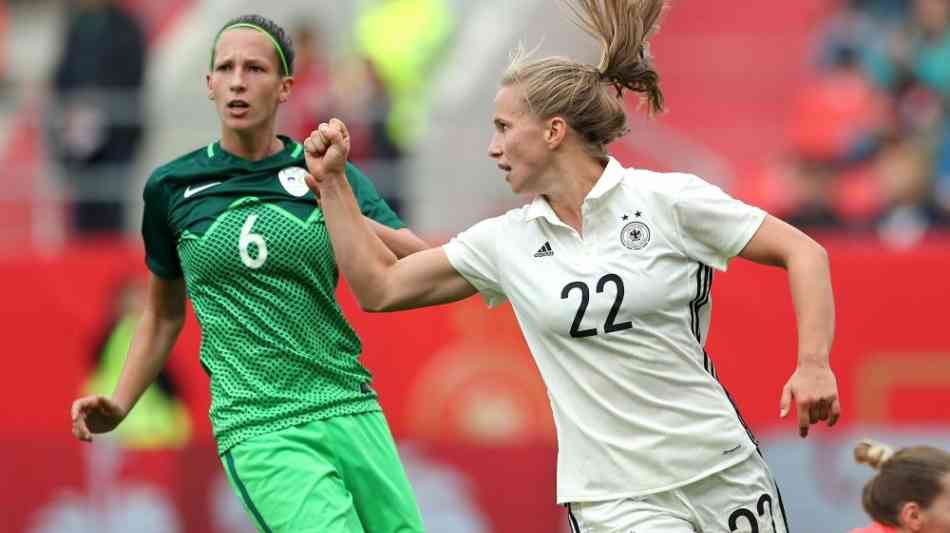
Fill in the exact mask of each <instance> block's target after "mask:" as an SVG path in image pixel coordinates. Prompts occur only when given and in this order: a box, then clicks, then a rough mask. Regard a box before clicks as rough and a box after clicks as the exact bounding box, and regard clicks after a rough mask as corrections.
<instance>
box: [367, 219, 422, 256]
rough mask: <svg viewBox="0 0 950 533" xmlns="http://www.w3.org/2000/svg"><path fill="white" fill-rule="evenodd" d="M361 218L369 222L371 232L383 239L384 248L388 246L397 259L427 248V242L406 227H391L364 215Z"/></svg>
mask: <svg viewBox="0 0 950 533" xmlns="http://www.w3.org/2000/svg"><path fill="white" fill-rule="evenodd" d="M363 218H364V220H366V223H367V224H369V226H370V228H372V230H373V233H375V234H376V236H377V237H379V239H380V240H381V241H383V244H385V245H386V248H389V251H391V252H392V253H393V254H395V256H396V258H398V259H402V258H403V257H406V256H407V255H410V254H414V253H416V252H421V251H422V250H426V249H428V248H429V245H428V243H426V242H425V241H424V240H422V239H420V238H419V236H418V235H416V234H415V233H413V232H412V230H409V229H406V228H403V229H392V228H390V227H389V226H386V225H383V224H380V223H379V222H376V221H375V220H373V219H371V218H369V217H366V216H364V217H363Z"/></svg>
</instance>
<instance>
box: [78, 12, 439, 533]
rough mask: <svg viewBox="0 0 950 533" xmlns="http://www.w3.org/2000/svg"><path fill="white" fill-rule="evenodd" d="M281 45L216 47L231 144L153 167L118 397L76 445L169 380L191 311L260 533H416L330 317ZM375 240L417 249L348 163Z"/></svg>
mask: <svg viewBox="0 0 950 533" xmlns="http://www.w3.org/2000/svg"><path fill="white" fill-rule="evenodd" d="M293 61H294V50H293V46H292V43H291V42H290V39H289V37H288V36H287V34H286V33H285V32H284V30H283V29H282V28H280V27H279V26H277V25H276V24H274V23H273V22H271V21H270V20H267V19H265V18H263V17H260V16H256V15H250V16H244V17H239V18H237V19H234V20H231V21H230V22H228V23H227V24H226V25H225V26H224V27H223V29H222V30H221V31H220V32H219V33H218V35H217V38H216V39H215V42H214V45H213V48H212V52H211V63H210V72H209V74H208V76H207V85H208V98H209V99H211V100H212V101H213V102H214V104H215V108H216V110H217V112H218V115H219V117H220V121H221V139H220V140H219V141H216V142H213V143H211V144H209V145H208V146H206V147H203V148H201V149H198V150H195V151H193V152H191V153H188V154H186V155H184V156H182V157H180V158H178V159H175V160H174V161H172V162H170V163H168V164H165V165H163V166H161V167H159V168H158V169H157V170H155V172H154V173H153V174H152V176H151V177H150V179H149V180H148V183H147V185H146V186H145V193H144V198H145V214H144V221H143V223H142V233H143V237H144V240H145V250H146V263H147V264H148V268H149V270H150V271H151V276H150V279H149V294H148V303H147V308H146V311H145V313H144V316H143V318H142V320H141V322H140V325H139V327H138V330H137V332H136V335H135V338H134V340H133V341H132V345H131V349H130V350H129V353H128V356H127V360H126V363H125V367H124V368H123V371H122V374H121V376H120V378H119V381H118V384H117V386H116V388H115V390H114V392H113V394H112V396H111V398H110V397H103V396H88V397H84V398H80V399H78V400H76V401H75V402H74V403H73V406H72V419H73V433H74V434H75V435H76V437H78V438H79V439H81V440H84V441H90V440H92V434H94V433H104V432H108V431H111V430H112V429H113V428H115V427H116V426H117V425H118V424H119V423H120V422H121V421H122V419H123V418H125V416H126V414H127V413H128V412H129V410H130V409H132V407H133V406H134V405H135V402H136V400H137V399H138V398H139V397H140V396H141V394H142V392H143V391H144V390H145V389H146V387H147V386H148V385H149V384H150V383H151V382H152V381H153V380H154V379H155V377H156V375H157V374H158V372H159V370H160V369H161V368H162V366H163V364H164V363H165V359H166V357H167V355H168V353H169V350H170V348H171V347H172V345H173V344H174V343H175V339H176V338H177V337H178V334H179V332H180V331H181V327H182V322H183V320H184V316H185V295H186V288H187V294H188V296H189V297H190V298H191V301H192V304H193V306H194V309H195V313H196V315H197V317H198V321H199V323H200V325H201V331H202V342H201V363H202V366H203V367H204V368H205V370H206V371H207V373H208V375H209V377H210V380H211V411H210V418H211V422H212V426H213V429H214V434H215V439H216V440H217V443H218V452H219V454H220V456H221V461H222V463H223V465H224V468H225V470H226V472H227V475H228V478H229V480H230V482H231V484H232V486H233V488H234V490H235V492H236V493H237V494H238V496H239V497H240V498H241V500H242V501H243V503H244V505H245V506H246V508H247V510H248V513H249V515H250V516H251V517H252V520H253V521H254V523H255V525H256V526H257V527H258V528H259V529H260V530H261V531H286V532H302V531H313V532H321V533H333V532H340V533H344V532H345V533H357V532H364V531H365V532H373V533H380V532H392V533H395V532H419V531H422V530H423V528H422V522H421V519H420V516H419V511H418V506H417V505H416V502H415V498H414V496H413V494H412V491H411V488H410V486H409V483H408V481H407V479H406V475H405V472H404V470H403V468H402V465H401V463H400V461H399V457H398V455H397V452H396V448H395V445H394V443H393V439H392V436H391V435H390V432H389V428H388V426H387V424H386V420H385V418H384V417H383V414H382V412H381V410H380V406H379V402H378V400H377V397H376V393H375V392H374V391H373V389H372V388H371V387H370V374H369V372H368V371H367V370H366V369H365V368H364V367H363V366H362V365H361V364H360V363H359V361H358V357H359V354H360V349H361V348H360V341H359V339H358V338H357V336H356V334H355V333H354V332H353V330H352V329H351V328H350V327H349V325H348V324H347V322H346V320H345V318H344V317H343V314H342V313H341V311H340V308H339V306H338V304H337V302H336V300H335V289H336V285H337V279H338V276H337V270H336V264H335V262H334V255H333V250H332V248H331V246H330V238H329V235H328V234H327V229H326V224H325V221H324V218H323V212H322V211H321V209H320V208H319V207H317V206H316V204H315V197H314V195H313V193H311V192H310V191H309V190H308V188H307V185H306V184H305V182H304V177H305V176H306V174H307V172H306V170H305V166H306V164H305V161H304V155H303V152H304V150H303V146H302V145H301V144H299V143H297V142H295V141H294V140H292V139H290V138H288V137H285V136H282V135H277V134H276V125H275V124H276V115H277V109H278V107H279V106H280V105H281V104H282V103H284V102H286V101H287V99H288V98H289V97H290V94H291V89H292V87H293V83H294V78H293ZM345 172H346V174H347V179H348V180H349V183H350V185H351V187H352V188H353V190H354V191H356V195H357V196H358V197H359V200H358V201H359V204H360V209H361V212H362V214H363V216H364V217H366V219H367V223H368V224H370V225H371V227H372V228H373V231H374V232H375V234H376V235H377V236H378V237H379V238H380V239H382V241H383V242H385V243H386V246H387V247H388V249H389V250H390V251H391V252H392V253H394V254H395V255H396V256H400V257H401V256H405V255H407V254H409V253H412V252H415V251H418V250H422V249H424V248H425V247H426V246H425V243H424V242H423V241H422V240H420V239H419V238H418V237H416V236H415V235H414V234H412V233H411V232H410V231H409V230H408V229H405V227H404V225H403V224H402V222H401V221H400V220H399V218H398V217H397V216H396V215H395V213H393V212H392V211H391V210H390V208H389V207H388V206H387V205H386V204H385V202H383V200H381V199H380V198H379V196H378V195H377V193H376V191H375V189H374V188H373V185H372V184H371V183H370V181H369V180H368V179H367V178H366V177H365V176H364V175H363V174H361V173H360V171H359V170H358V169H356V168H355V167H353V166H352V165H349V164H347V165H346V170H345Z"/></svg>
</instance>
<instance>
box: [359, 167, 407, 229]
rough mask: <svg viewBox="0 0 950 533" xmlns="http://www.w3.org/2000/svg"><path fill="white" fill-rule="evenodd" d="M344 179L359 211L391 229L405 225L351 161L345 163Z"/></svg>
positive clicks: (401, 227)
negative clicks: (348, 184) (353, 195)
mask: <svg viewBox="0 0 950 533" xmlns="http://www.w3.org/2000/svg"><path fill="white" fill-rule="evenodd" d="M346 179H347V180H348V181H349V182H350V187H352V188H353V194H355V195H356V201H357V202H359V204H360V211H362V212H363V214H364V215H366V216H368V217H369V218H371V219H373V220H375V221H376V222H379V223H380V224H382V225H384V226H389V227H390V228H392V229H403V228H405V227H406V224H405V223H404V222H403V221H402V220H401V219H400V218H399V217H398V216H397V215H396V213H395V212H394V211H393V210H392V208H390V207H389V204H387V203H386V201H385V200H383V199H382V198H380V197H379V193H377V192H376V187H375V186H373V182H372V181H370V179H369V178H367V177H366V174H363V172H362V171H360V169H358V168H356V166H354V165H352V164H351V163H347V164H346Z"/></svg>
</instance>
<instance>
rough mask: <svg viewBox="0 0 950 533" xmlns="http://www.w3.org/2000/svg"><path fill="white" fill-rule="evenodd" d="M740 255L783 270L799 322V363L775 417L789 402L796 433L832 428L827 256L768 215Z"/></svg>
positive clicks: (836, 408)
mask: <svg viewBox="0 0 950 533" xmlns="http://www.w3.org/2000/svg"><path fill="white" fill-rule="evenodd" d="M739 255H740V256H741V257H743V258H745V259H749V260H751V261H755V262H756V263H761V264H765V265H772V266H779V267H782V268H784V269H785V270H787V271H788V281H789V286H790V288H791V292H792V301H793V303H794V306H795V318H796V321H797V324H798V366H797V368H796V369H795V373H794V374H792V377H791V378H790V379H789V380H788V382H787V383H786V384H785V388H784V389H783V390H782V399H781V405H780V409H779V410H780V416H782V417H785V416H786V415H787V414H788V412H789V410H790V408H791V403H792V401H793V400H794V401H795V404H796V407H797V409H798V425H799V432H800V434H801V436H802V437H805V436H806V435H808V428H809V426H810V425H811V424H815V423H817V422H818V421H820V420H827V421H828V425H829V426H832V425H834V424H835V422H837V421H838V417H839V416H840V414H841V404H840V401H839V398H838V385H837V381H836V380H835V375H834V373H833V372H832V370H831V365H830V363H829V354H830V353H831V344H832V341H833V339H834V331H835V304H834V295H833V294H832V291H831V271H830V268H829V264H828V254H827V253H826V252H825V249H824V248H822V247H821V245H819V244H818V243H817V242H815V241H814V240H812V239H811V238H809V237H808V236H807V235H805V234H804V233H802V232H801V231H799V230H797V229H796V228H794V227H792V226H790V225H789V224H786V223H785V222H782V221H781V220H779V219H777V218H775V217H773V216H767V217H766V219H765V221H764V222H763V223H762V225H761V226H760V227H759V229H758V231H757V232H756V233H755V235H754V236H753V237H752V239H751V240H750V241H749V243H748V244H746V246H745V248H744V249H743V250H742V252H740V253H739Z"/></svg>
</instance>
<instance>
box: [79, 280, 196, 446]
mask: <svg viewBox="0 0 950 533" xmlns="http://www.w3.org/2000/svg"><path fill="white" fill-rule="evenodd" d="M184 322H185V283H184V281H183V280H181V279H178V280H165V279H162V278H160V277H158V276H156V275H154V274H152V275H151V277H150V278H149V281H148V297H147V300H146V302H145V310H144V312H143V313H142V318H141V320H140V321H139V324H138V328H137V329H136V331H135V336H134V337H133V338H132V345H131V346H130V347H129V353H128V355H127V356H126V359H125V365H124V366H123V367H122V373H121V375H120V376H119V382H118V383H117V384H116V387H115V390H114V391H113V393H112V397H111V398H108V397H105V396H99V395H93V396H86V397H84V398H79V399H78V400H76V401H75V402H73V405H72V411H71V414H72V420H73V435H75V436H76V438H78V439H80V440H83V441H87V442H88V441H91V440H92V435H93V434H94V433H105V432H108V431H112V430H113V429H115V427H116V426H118V425H119V423H120V422H122V420H124V419H125V417H126V415H128V413H129V411H131V410H132V407H133V406H134V405H135V403H136V402H137V401H138V399H139V397H140V396H142V393H144V392H145V389H147V388H148V386H149V385H151V384H152V382H154V381H155V379H156V378H157V377H158V374H159V372H160V371H161V369H162V367H163V366H164V365H165V360H166V359H168V354H169V353H170V352H171V349H172V347H173V346H174V345H175V341H176V340H177V339H178V335H179V334H180V333H181V328H182V325H183V324H184Z"/></svg>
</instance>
